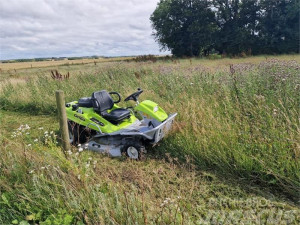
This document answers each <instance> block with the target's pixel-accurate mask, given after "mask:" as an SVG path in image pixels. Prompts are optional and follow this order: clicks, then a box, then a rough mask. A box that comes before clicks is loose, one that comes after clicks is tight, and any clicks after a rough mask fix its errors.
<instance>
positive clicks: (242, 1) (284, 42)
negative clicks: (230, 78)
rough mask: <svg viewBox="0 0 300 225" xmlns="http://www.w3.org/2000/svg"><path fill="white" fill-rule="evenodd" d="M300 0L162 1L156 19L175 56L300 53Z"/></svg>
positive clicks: (157, 31) (165, 44)
mask: <svg viewBox="0 0 300 225" xmlns="http://www.w3.org/2000/svg"><path fill="white" fill-rule="evenodd" d="M299 7H300V5H299V0H160V2H159V3H158V5H157V7H156V9H155V11H154V12H153V14H152V15H151V17H150V20H151V23H152V27H153V29H154V33H153V35H154V36H155V39H156V41H157V42H158V43H159V44H160V46H161V49H162V50H170V51H171V52H172V54H174V55H175V56H199V55H208V54H210V53H212V52H214V53H215V52H216V53H219V54H226V55H240V54H247V55H257V54H283V53H299V11H300V10H299Z"/></svg>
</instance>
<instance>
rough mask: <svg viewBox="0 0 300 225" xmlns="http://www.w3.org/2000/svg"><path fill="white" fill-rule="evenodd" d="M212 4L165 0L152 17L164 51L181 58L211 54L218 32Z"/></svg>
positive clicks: (195, 1)
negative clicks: (215, 35) (216, 32)
mask: <svg viewBox="0 0 300 225" xmlns="http://www.w3.org/2000/svg"><path fill="white" fill-rule="evenodd" d="M210 6H211V5H210V2H209V1H200V0H161V1H160V2H159V4H158V6H157V8H156V9H155V11H154V12H153V14H152V15H151V17H150V20H151V22H152V26H153V28H154V29H155V31H156V32H155V33H154V36H155V38H156V40H157V41H158V43H159V44H160V46H161V48H162V49H168V50H171V52H172V53H173V54H174V55H177V56H198V55H199V54H208V52H209V50H210V49H211V48H212V42H213V40H212V39H213V34H214V31H215V29H216V25H215V23H214V21H215V20H214V13H213V12H212V10H211V8H210Z"/></svg>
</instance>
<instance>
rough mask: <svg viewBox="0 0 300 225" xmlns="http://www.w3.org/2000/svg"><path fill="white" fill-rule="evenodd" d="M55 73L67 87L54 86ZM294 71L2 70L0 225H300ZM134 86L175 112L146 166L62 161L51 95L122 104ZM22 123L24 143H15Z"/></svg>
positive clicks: (250, 67)
mask: <svg viewBox="0 0 300 225" xmlns="http://www.w3.org/2000/svg"><path fill="white" fill-rule="evenodd" d="M1 66H2V65H1ZM51 70H57V71H59V73H61V74H63V75H64V74H67V73H69V74H70V77H69V79H63V80H55V79H53V78H51ZM299 71H300V56H299V55H283V56H257V57H248V58H238V59H229V58H224V59H215V60H212V59H198V58H197V59H196V58H193V59H168V60H158V61H157V62H150V61H147V62H133V61H131V62H125V61H118V62H104V61H102V62H100V61H99V63H96V64H94V63H93V62H90V63H87V64H80V63H79V64H76V65H75V64H73V65H70V64H69V65H66V64H64V65H52V66H47V67H40V68H23V69H16V70H11V69H10V70H2V71H1V74H0V81H1V85H0V102H1V105H0V109H1V110H0V119H1V120H0V122H1V127H2V128H3V129H1V130H0V134H1V135H0V147H1V148H0V154H1V156H2V157H1V158H0V179H2V181H3V182H0V195H1V193H2V195H1V196H2V200H1V198H0V223H1V222H2V223H3V221H5V222H6V221H10V222H11V221H12V220H13V219H15V218H17V219H18V220H20V219H22V218H27V219H28V218H32V217H28V216H31V215H34V216H35V218H37V220H38V221H44V222H45V221H48V222H49V223H46V222H45V223H44V224H54V222H56V223H57V224H63V223H62V222H61V221H63V220H64V219H66V220H68V221H71V222H70V223H65V224H73V223H74V221H77V222H78V221H85V224H88V223H89V222H86V221H97V222H99V223H100V224H135V223H138V224H172V223H174V224H197V223H199V224H202V223H205V221H207V218H208V217H209V218H208V220H209V222H208V224H211V223H214V221H215V224H216V223H217V222H216V221H219V224H234V223H235V224H242V223H251V222H252V223H253V224H261V223H263V224H264V223H265V224H268V223H270V224H272V222H270V221H273V224H280V221H283V222H286V221H288V222H286V223H291V224H298V223H299V222H300V221H299V217H297V216H296V215H299V202H298V200H299V199H298V197H299V186H300V182H299V180H300V174H299V171H300V133H299V132H300V122H299V118H300V111H299V105H300V95H299V93H300V73H299ZM138 87H141V88H142V89H143V90H144V93H143V94H142V95H141V97H140V100H145V99H151V100H153V101H155V102H157V103H158V104H160V105H161V106H162V107H163V108H164V109H165V110H166V111H167V112H177V113H178V116H177V117H176V122H175V125H174V129H173V130H172V132H171V134H170V135H169V136H168V137H167V138H166V139H165V140H163V141H162V142H161V143H160V145H158V146H156V147H155V148H154V149H151V151H150V152H151V153H150V154H149V155H148V157H149V158H148V159H147V160H145V161H142V162H128V161H126V160H124V159H121V160H112V159H109V158H106V157H103V156H100V155H98V154H94V153H91V152H83V153H80V154H79V153H78V150H77V149H76V148H74V149H72V152H71V153H70V157H69V159H65V158H64V157H63V155H62V153H61V151H60V148H59V146H58V145H57V143H56V140H55V137H54V136H53V135H54V134H55V133H57V132H58V125H57V123H56V120H55V118H56V104H55V97H54V93H55V90H57V89H62V90H64V92H65V96H66V101H71V100H76V99H79V98H80V97H84V96H90V95H91V94H92V92H93V91H96V90H101V89H106V90H108V91H118V92H120V94H121V96H122V97H123V99H124V97H126V96H127V95H129V94H131V93H132V92H133V91H135V90H136V88H138ZM129 105H130V104H129ZM120 106H128V105H127V103H125V102H121V103H120ZM26 123H27V124H29V126H31V128H30V129H31V130H30V131H28V133H29V134H27V135H19V136H17V137H16V134H14V133H13V132H17V133H18V130H17V129H18V127H19V126H20V125H21V124H26ZM41 127H43V130H41ZM45 131H47V133H45ZM50 131H54V132H53V133H52V136H51V139H50V140H49V141H48V136H49V135H48V134H49V133H50ZM24 132H25V133H26V132H27V130H26V131H24ZM25 133H23V134H25ZM77 153H78V154H77ZM164 160H165V161H164ZM94 161H96V163H95V165H96V166H95V167H93V165H94V164H93V163H94ZM1 168H4V169H3V170H1ZM61 177H63V179H61ZM3 196H4V197H3ZM99 205H102V206H103V207H99ZM1 210H2V211H1ZM1 213H2V215H4V216H3V217H2V218H1ZM214 213H215V214H214ZM212 214H213V217H212V216H211V215H212ZM277 214H278V215H282V216H281V217H280V218H279V219H278V218H277V217H276V218H275V215H277ZM223 217H224V219H223V220H222V218H223ZM231 217H232V218H233V219H232V221H235V222H232V221H229V222H228V221H225V222H224V220H225V218H231ZM268 218H273V219H274V220H268ZM286 218H287V219H286ZM1 219H2V220H1ZM60 219H61V220H60ZM145 221H146V222H145ZM220 221H221V222H220ZM249 221H250V222H249ZM268 221H269V222H268ZM274 221H275V222H274ZM41 224H42V223H41ZM78 224H81V223H78ZM90 224H93V223H90Z"/></svg>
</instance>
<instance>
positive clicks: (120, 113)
mask: <svg viewBox="0 0 300 225" xmlns="http://www.w3.org/2000/svg"><path fill="white" fill-rule="evenodd" d="M102 116H103V118H105V119H106V120H108V121H110V122H112V123H119V122H121V121H122V120H124V119H126V118H129V117H130V111H129V110H127V109H122V108H119V109H115V110H112V111H111V112H110V113H106V112H104V113H102Z"/></svg>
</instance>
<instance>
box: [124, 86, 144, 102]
mask: <svg viewBox="0 0 300 225" xmlns="http://www.w3.org/2000/svg"><path fill="white" fill-rule="evenodd" d="M142 93H143V90H142V89H140V88H138V91H137V92H134V93H133V94H131V95H129V96H128V97H127V98H125V99H124V101H125V102H127V101H129V100H133V101H135V102H137V101H138V97H139V96H140V94H142Z"/></svg>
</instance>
